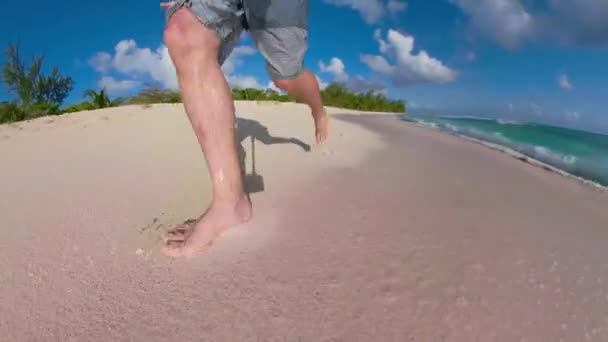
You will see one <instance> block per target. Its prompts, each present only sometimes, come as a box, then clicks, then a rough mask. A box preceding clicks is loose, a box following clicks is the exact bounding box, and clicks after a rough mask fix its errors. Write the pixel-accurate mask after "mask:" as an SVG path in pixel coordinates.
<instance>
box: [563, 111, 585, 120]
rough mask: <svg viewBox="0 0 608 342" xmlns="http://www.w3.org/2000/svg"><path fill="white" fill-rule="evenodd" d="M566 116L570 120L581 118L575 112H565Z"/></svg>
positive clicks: (579, 114)
mask: <svg viewBox="0 0 608 342" xmlns="http://www.w3.org/2000/svg"><path fill="white" fill-rule="evenodd" d="M566 116H567V117H568V119H571V120H579V119H580V118H581V113H579V112H576V111H568V112H566Z"/></svg>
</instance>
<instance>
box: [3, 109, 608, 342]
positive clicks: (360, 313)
mask: <svg viewBox="0 0 608 342" xmlns="http://www.w3.org/2000/svg"><path fill="white" fill-rule="evenodd" d="M237 111H238V114H239V117H240V118H242V119H249V120H254V121H243V120H242V121H240V128H239V134H240V137H241V139H242V140H243V143H242V145H243V147H244V151H245V153H246V162H247V167H248V168H247V170H248V171H251V166H252V165H251V164H252V160H251V157H252V153H251V146H250V143H251V142H250V140H249V136H251V135H255V136H257V139H256V142H255V155H256V160H255V164H256V171H257V173H258V174H259V175H260V176H261V177H262V178H263V183H264V191H263V192H259V193H256V194H254V195H253V203H254V215H255V218H254V220H253V222H252V223H250V224H248V225H246V226H244V227H241V228H239V229H234V230H231V231H229V232H228V233H226V234H225V236H224V237H223V238H222V239H221V240H219V241H218V242H217V243H216V244H215V245H214V246H213V247H212V248H211V249H210V250H209V251H208V252H207V253H206V254H205V255H203V256H201V257H199V258H196V259H194V260H191V261H183V260H171V259H167V258H165V257H163V256H162V255H160V253H158V247H159V246H160V242H159V241H158V237H159V235H160V233H161V231H162V229H163V227H164V226H166V225H171V224H173V223H177V222H181V221H184V220H186V219H189V218H194V217H196V216H198V214H200V212H201V211H202V210H203V209H204V207H205V205H206V204H207V203H208V201H209V197H208V195H209V182H208V179H207V175H206V170H205V165H204V162H203V160H202V158H201V155H200V150H199V147H198V145H197V143H196V140H195V137H194V135H193V134H192V132H191V128H190V127H189V124H188V122H187V119H186V117H185V115H184V113H183V110H182V108H181V106H179V105H175V106H172V105H157V106H153V107H152V108H148V109H144V108H141V107H138V106H131V107H120V108H112V109H107V110H100V111H93V112H85V113H78V114H71V115H66V116H61V117H54V118H41V119H38V120H34V121H32V122H28V123H18V124H13V125H8V126H7V125H5V126H0V170H1V171H0V175H1V177H0V229H1V230H2V234H3V239H1V240H0V269H1V270H2V272H0V340H1V341H34V340H36V341H37V340H61V341H67V340H74V341H88V340H95V341H126V340H133V341H144V340H145V341H167V340H184V341H201V340H205V341H258V340H261V341H270V340H272V341H475V340H479V341H520V340H527V341H560V339H563V340H564V341H585V340H589V341H606V340H608V311H607V310H606V308H607V307H608V290H607V282H608V264H606V260H608V248H606V241H608V210H606V208H608V194H607V192H601V191H597V190H595V189H592V188H591V187H588V186H585V185H583V184H579V183H577V182H575V181H573V180H570V179H567V178H564V177H561V176H559V175H557V174H553V173H549V172H546V171H543V170H541V169H539V168H534V167H531V166H529V165H526V164H524V163H521V162H518V161H516V160H514V159H512V158H509V157H508V156H506V155H503V154H501V153H499V152H496V151H491V150H489V149H487V148H485V147H483V146H479V145H476V144H474V143H470V142H466V141H462V140H460V139H458V138H455V137H452V136H447V135H443V134H440V133H437V132H433V131H429V130H425V129H422V128H419V127H414V126H412V125H410V124H407V123H404V122H401V121H398V120H396V119H395V118H393V117H389V116H361V115H344V113H352V111H345V110H336V109H332V110H331V111H332V114H333V115H334V118H335V119H334V120H333V122H332V127H333V137H332V139H331V141H330V142H329V144H328V145H327V146H326V147H324V148H322V149H315V148H313V150H312V151H311V152H308V153H307V152H305V150H304V149H303V148H302V146H300V145H301V144H302V143H305V144H311V142H312V138H313V136H312V133H313V132H312V123H311V121H310V118H309V117H308V113H307V111H306V108H305V107H304V106H301V105H293V104H269V103H266V104H255V103H246V102H239V103H238V104H237ZM265 128H267V129H268V132H269V133H270V135H272V136H274V137H285V138H295V139H299V140H300V141H301V143H299V144H300V145H298V144H294V143H285V144H269V145H266V144H264V142H263V141H266V142H271V141H269V139H268V137H266V136H265V135H266V134H265ZM270 140H271V139H270ZM251 179H253V177H251ZM257 180H258V181H259V180H260V177H257Z"/></svg>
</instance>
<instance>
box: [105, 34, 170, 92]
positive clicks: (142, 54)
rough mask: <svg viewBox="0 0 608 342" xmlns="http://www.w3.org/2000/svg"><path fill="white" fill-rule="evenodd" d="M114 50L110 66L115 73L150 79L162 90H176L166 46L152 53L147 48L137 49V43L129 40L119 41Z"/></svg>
mask: <svg viewBox="0 0 608 342" xmlns="http://www.w3.org/2000/svg"><path fill="white" fill-rule="evenodd" d="M114 50H115V54H114V58H113V61H112V66H113V68H114V69H115V70H116V71H118V72H120V73H123V74H126V75H144V76H147V77H150V78H152V79H153V80H154V81H156V82H158V83H159V84H160V85H161V86H162V87H163V88H167V89H173V90H176V89H177V88H178V84H177V76H176V74H175V67H174V65H173V61H172V60H171V57H170V56H169V50H168V49H167V47H166V46H161V47H159V48H158V49H156V50H155V51H152V50H151V49H149V48H139V47H138V46H137V43H136V42H135V41H134V40H132V39H130V40H123V41H120V42H119V43H118V44H117V45H116V48H115V49H114Z"/></svg>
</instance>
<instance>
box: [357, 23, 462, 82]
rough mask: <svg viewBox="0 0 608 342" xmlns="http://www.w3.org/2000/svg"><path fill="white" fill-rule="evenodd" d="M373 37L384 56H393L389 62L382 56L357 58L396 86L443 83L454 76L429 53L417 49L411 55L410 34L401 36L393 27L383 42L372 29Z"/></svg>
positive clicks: (455, 74)
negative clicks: (392, 62)
mask: <svg viewBox="0 0 608 342" xmlns="http://www.w3.org/2000/svg"><path fill="white" fill-rule="evenodd" d="M375 37H376V40H377V41H378V43H379V45H380V51H381V52H383V53H384V54H385V55H391V56H393V57H394V60H395V62H394V64H391V63H390V62H389V61H388V60H387V58H386V57H385V56H378V55H362V56H361V61H362V62H363V63H365V64H367V65H368V66H369V67H370V69H372V70H373V71H375V72H377V73H379V74H381V75H384V76H390V77H391V78H392V81H393V83H394V84H395V85H396V86H398V87H404V86H408V85H413V84H419V83H429V82H431V83H446V82H451V81H453V80H455V79H456V77H457V73H456V72H455V71H453V70H451V69H450V68H448V67H447V66H445V65H444V64H443V63H442V62H441V61H440V60H438V59H436V58H433V57H431V56H429V54H428V53H427V52H426V51H424V50H421V51H420V52H418V54H414V53H413V50H414V37H412V36H409V35H404V34H402V33H399V32H397V31H395V30H389V31H388V35H387V41H384V40H383V39H382V37H381V35H380V34H379V31H376V34H375Z"/></svg>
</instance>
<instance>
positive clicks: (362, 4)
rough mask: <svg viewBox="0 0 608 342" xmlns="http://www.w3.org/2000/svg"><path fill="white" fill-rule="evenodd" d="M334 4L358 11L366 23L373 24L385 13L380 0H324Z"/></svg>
mask: <svg viewBox="0 0 608 342" xmlns="http://www.w3.org/2000/svg"><path fill="white" fill-rule="evenodd" d="M325 2H327V3H329V4H332V5H336V6H348V7H350V8H352V9H354V10H356V11H358V12H359V13H360V14H361V16H362V17H363V20H365V22H366V23H368V24H375V23H378V22H379V21H380V19H382V17H383V16H384V14H385V9H384V4H383V3H382V1H380V0H325Z"/></svg>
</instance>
